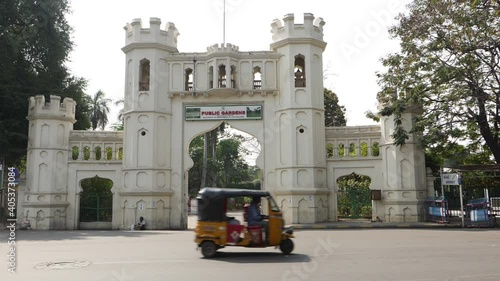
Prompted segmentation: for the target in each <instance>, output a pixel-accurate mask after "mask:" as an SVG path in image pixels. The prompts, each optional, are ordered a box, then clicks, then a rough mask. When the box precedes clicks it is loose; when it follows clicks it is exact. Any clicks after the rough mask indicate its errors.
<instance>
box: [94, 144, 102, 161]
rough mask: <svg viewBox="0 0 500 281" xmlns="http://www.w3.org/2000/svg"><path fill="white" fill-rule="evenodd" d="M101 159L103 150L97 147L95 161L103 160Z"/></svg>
mask: <svg viewBox="0 0 500 281" xmlns="http://www.w3.org/2000/svg"><path fill="white" fill-rule="evenodd" d="M101 158H102V149H101V147H100V146H97V147H96V148H95V158H94V159H95V160H101Z"/></svg>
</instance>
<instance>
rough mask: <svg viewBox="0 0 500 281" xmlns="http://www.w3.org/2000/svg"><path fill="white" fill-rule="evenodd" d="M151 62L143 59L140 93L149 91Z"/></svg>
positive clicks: (140, 71)
mask: <svg viewBox="0 0 500 281" xmlns="http://www.w3.org/2000/svg"><path fill="white" fill-rule="evenodd" d="M149 68H150V66H149V60H147V59H142V60H141V62H140V66H139V91H149Z"/></svg>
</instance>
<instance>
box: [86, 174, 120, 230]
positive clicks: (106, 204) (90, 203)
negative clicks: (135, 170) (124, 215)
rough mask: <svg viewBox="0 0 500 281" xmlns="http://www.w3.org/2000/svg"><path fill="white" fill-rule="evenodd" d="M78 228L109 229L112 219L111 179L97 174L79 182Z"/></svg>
mask: <svg viewBox="0 0 500 281" xmlns="http://www.w3.org/2000/svg"><path fill="white" fill-rule="evenodd" d="M80 187H81V190H82V191H81V192H80V196H79V197H80V215H79V217H80V220H79V222H80V228H81V229H103V228H106V229H107V228H109V229H111V222H112V220H113V194H112V193H111V188H112V187H113V181H112V180H110V179H106V178H101V177H99V176H97V175H96V176H94V177H92V178H86V179H83V180H82V181H81V182H80Z"/></svg>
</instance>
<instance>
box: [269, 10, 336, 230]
mask: <svg viewBox="0 0 500 281" xmlns="http://www.w3.org/2000/svg"><path fill="white" fill-rule="evenodd" d="M324 25H325V22H324V21H323V19H322V18H316V19H315V18H314V15H313V14H310V13H305V14H304V23H303V24H295V23H294V15H293V14H287V15H285V17H284V19H283V22H281V21H280V20H275V21H274V22H273V23H272V24H271V27H272V30H271V32H272V38H273V43H271V49H272V50H274V51H276V52H278V53H279V54H280V55H281V58H280V61H279V66H278V68H279V71H280V77H279V89H280V94H279V96H278V99H279V101H278V102H277V104H278V107H277V108H276V110H275V118H276V119H277V120H279V121H278V123H279V125H278V126H277V128H276V132H275V136H276V137H277V139H278V148H279V149H278V151H277V161H276V163H277V168H276V176H277V180H276V183H277V187H276V190H275V194H277V195H278V198H279V199H278V200H279V201H280V203H281V205H282V206H283V208H284V209H286V210H285V214H286V215H287V216H288V217H287V218H286V219H287V222H289V223H309V222H321V221H325V220H327V214H328V208H327V196H328V188H327V184H326V156H325V127H324V98H323V51H324V49H325V47H326V43H325V42H324V41H323V26H324Z"/></svg>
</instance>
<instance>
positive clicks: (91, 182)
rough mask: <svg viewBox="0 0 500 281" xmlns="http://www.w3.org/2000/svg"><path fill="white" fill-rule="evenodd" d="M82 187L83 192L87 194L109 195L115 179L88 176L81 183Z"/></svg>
mask: <svg viewBox="0 0 500 281" xmlns="http://www.w3.org/2000/svg"><path fill="white" fill-rule="evenodd" d="M80 185H81V187H82V190H83V191H82V194H87V195H109V194H111V187H113V181H112V180H110V179H105V178H100V177H98V176H95V177H93V178H86V179H84V180H82V181H81V183H80Z"/></svg>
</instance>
